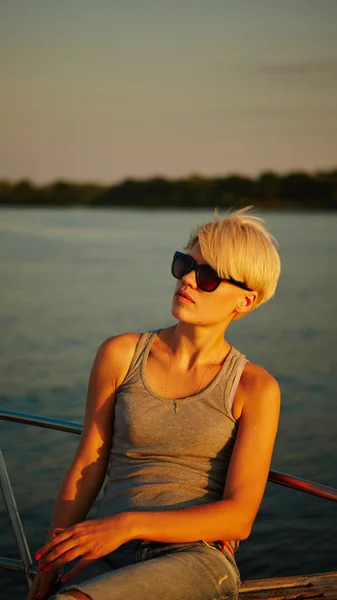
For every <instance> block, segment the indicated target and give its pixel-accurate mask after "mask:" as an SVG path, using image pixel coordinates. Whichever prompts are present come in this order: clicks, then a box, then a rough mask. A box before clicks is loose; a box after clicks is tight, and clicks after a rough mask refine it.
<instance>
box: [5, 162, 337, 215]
mask: <svg viewBox="0 0 337 600" xmlns="http://www.w3.org/2000/svg"><path fill="white" fill-rule="evenodd" d="M247 205H254V207H256V208H258V209H261V210H268V211H284V210H287V211H289V210H291V211H294V210H295V211H303V210H305V211H317V210H324V211H326V210H333V211H334V210H337V168H336V169H333V170H329V171H320V172H317V173H311V174H310V173H306V172H304V171H297V172H290V173H287V174H282V175H280V174H277V173H274V172H271V171H268V172H265V173H262V174H261V175H259V176H258V177H256V178H250V177H245V176H243V175H228V176H224V177H221V176H219V177H203V176H201V175H193V176H190V177H186V178H180V179H166V178H164V177H153V178H149V179H131V178H128V179H125V180H124V181H121V182H119V183H115V184H112V185H100V184H97V183H76V182H72V181H65V180H59V181H56V182H53V183H51V184H49V185H41V186H38V185H35V184H34V183H32V182H31V181H29V180H27V179H24V180H21V181H18V182H14V183H13V182H9V181H5V180H1V181H0V208H11V207H13V208H14V207H18V208H67V207H69V208H75V207H82V208H133V209H134V208H138V209H143V208H144V209H162V208H163V209H184V210H185V209H202V208H212V209H214V207H219V208H233V207H235V208H240V207H243V206H247Z"/></svg>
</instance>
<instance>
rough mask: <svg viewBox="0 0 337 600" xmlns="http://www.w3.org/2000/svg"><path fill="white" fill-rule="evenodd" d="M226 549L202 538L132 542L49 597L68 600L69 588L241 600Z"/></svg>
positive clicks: (103, 598) (164, 599) (120, 598)
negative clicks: (222, 550) (174, 542)
mask: <svg viewBox="0 0 337 600" xmlns="http://www.w3.org/2000/svg"><path fill="white" fill-rule="evenodd" d="M224 551H225V554H223V553H221V552H220V550H219V546H218V545H217V544H207V543H206V542H202V541H200V542H190V543H186V544H167V543H163V542H148V541H146V540H132V541H131V542H127V543H126V544H123V546H121V547H120V548H118V549H117V550H116V551H115V552H112V553H111V554H107V555H106V556H104V557H102V558H100V559H98V560H95V561H94V562H93V563H91V564H90V565H88V567H87V568H85V569H84V570H83V571H82V572H81V573H79V574H78V575H77V576H76V577H74V579H73V580H71V581H69V583H68V584H64V585H63V587H62V588H61V589H60V591H59V592H58V593H56V595H55V596H53V597H52V599H51V600H66V599H68V600H69V595H65V594H63V592H65V591H68V590H69V591H70V590H80V591H81V592H83V593H84V594H86V595H87V596H89V598H91V599H92V600H225V599H227V598H228V599H230V600H237V598H238V594H239V586H240V576H239V571H238V568H237V566H236V563H235V560H234V558H233V557H232V555H231V553H230V552H229V551H228V550H227V549H226V548H225V550H224ZM70 598H71V594H70Z"/></svg>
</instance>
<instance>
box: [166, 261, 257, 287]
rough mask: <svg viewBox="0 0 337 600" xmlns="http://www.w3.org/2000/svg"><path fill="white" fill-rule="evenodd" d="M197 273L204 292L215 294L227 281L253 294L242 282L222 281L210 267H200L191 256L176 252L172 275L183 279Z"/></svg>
mask: <svg viewBox="0 0 337 600" xmlns="http://www.w3.org/2000/svg"><path fill="white" fill-rule="evenodd" d="M191 271H195V277H196V281H197V286H198V288H200V289H201V290H203V291H204V292H214V291H215V290H216V289H217V288H218V287H219V285H220V283H221V282H222V281H227V282H228V283H232V284H233V285H237V286H238V287H240V288H242V289H243V290H247V291H248V292H251V291H252V290H251V289H250V288H249V287H247V286H246V284H245V283H243V282H242V281H236V280H235V279H232V278H231V277H230V278H229V279H222V278H221V277H219V275H218V274H217V272H216V271H214V269H212V267H211V266H210V265H198V263H196V262H195V260H194V259H193V258H192V256H190V255H189V254H184V253H183V252H175V253H174V256H173V261H172V265H171V273H172V275H173V277H175V278H176V279H182V278H183V277H184V275H187V273H190V272H191Z"/></svg>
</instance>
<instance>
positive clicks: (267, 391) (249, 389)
mask: <svg viewBox="0 0 337 600" xmlns="http://www.w3.org/2000/svg"><path fill="white" fill-rule="evenodd" d="M240 391H241V393H242V394H244V395H245V396H246V398H247V400H248V399H253V398H254V399H256V398H259V397H260V398H261V397H262V396H265V395H268V396H269V397H275V398H277V397H278V396H279V392H280V387H279V384H278V382H277V380H276V379H275V377H273V375H271V373H269V372H268V371H266V369H264V368H263V367H261V366H260V365H256V364H254V363H251V362H249V361H248V362H247V363H246V365H245V368H244V370H243V373H242V375H241V380H240Z"/></svg>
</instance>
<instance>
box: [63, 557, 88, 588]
mask: <svg viewBox="0 0 337 600" xmlns="http://www.w3.org/2000/svg"><path fill="white" fill-rule="evenodd" d="M92 561H93V559H91V560H89V559H88V558H81V560H79V561H78V563H76V565H75V566H74V567H73V568H72V569H71V570H70V571H69V572H68V573H67V574H66V575H64V577H61V581H62V583H67V581H69V580H70V579H72V578H73V577H75V575H78V573H80V572H81V571H82V570H83V569H85V567H87V566H88V565H89V564H90V563H91V562H92Z"/></svg>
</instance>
